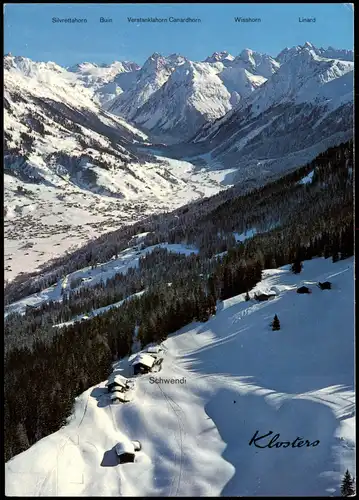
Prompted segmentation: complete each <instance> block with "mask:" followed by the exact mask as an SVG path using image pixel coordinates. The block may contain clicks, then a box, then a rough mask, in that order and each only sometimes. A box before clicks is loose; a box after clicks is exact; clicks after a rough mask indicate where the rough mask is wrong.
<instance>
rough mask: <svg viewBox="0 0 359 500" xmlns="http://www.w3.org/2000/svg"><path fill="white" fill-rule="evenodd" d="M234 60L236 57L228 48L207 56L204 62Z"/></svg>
mask: <svg viewBox="0 0 359 500" xmlns="http://www.w3.org/2000/svg"><path fill="white" fill-rule="evenodd" d="M233 60H234V57H233V56H232V55H231V54H230V53H229V52H227V51H226V50H223V51H222V52H213V54H212V55H211V56H209V57H207V59H205V60H204V62H209V63H215V62H223V61H233Z"/></svg>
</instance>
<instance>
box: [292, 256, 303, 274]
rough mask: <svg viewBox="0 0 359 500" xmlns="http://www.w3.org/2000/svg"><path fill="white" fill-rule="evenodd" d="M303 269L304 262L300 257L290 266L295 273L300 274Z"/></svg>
mask: <svg viewBox="0 0 359 500" xmlns="http://www.w3.org/2000/svg"><path fill="white" fill-rule="evenodd" d="M302 269H303V263H302V262H301V261H300V260H299V259H296V260H295V261H294V262H293V264H292V266H291V268H290V270H291V271H292V273H294V274H299V273H300V272H301V271H302Z"/></svg>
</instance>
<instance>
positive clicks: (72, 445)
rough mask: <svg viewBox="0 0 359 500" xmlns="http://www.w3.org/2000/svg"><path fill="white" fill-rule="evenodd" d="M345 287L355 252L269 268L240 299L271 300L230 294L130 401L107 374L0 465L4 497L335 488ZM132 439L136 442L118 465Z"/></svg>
mask: <svg viewBox="0 0 359 500" xmlns="http://www.w3.org/2000/svg"><path fill="white" fill-rule="evenodd" d="M327 279H328V280H330V281H331V282H332V285H333V287H332V290H325V291H321V290H320V289H319V288H318V287H316V286H315V283H317V282H318V281H325V280H327ZM301 284H306V285H307V286H309V287H310V288H311V289H312V294H310V295H299V294H297V293H296V288H297V287H298V286H299V285H301ZM353 284H354V281H353V259H347V260H344V261H339V262H336V263H335V264H332V263H331V261H330V260H329V259H327V260H325V259H321V258H320V259H313V260H311V261H307V262H304V269H303V271H302V273H301V274H299V275H294V274H292V273H291V272H290V271H289V270H288V266H284V268H281V269H270V270H267V271H265V272H264V277H263V280H262V282H260V283H259V284H258V285H257V286H256V287H255V289H254V290H252V291H251V292H250V295H251V296H252V295H253V293H254V292H255V291H269V290H271V291H273V292H275V294H276V297H275V298H274V299H272V300H270V301H267V302H256V301H254V300H253V299H252V300H250V301H249V302H246V301H245V298H244V294H243V295H239V296H237V297H233V298H231V299H228V300H226V301H224V302H223V303H221V304H219V307H218V311H217V314H216V316H215V317H213V318H211V319H210V320H209V321H207V322H206V323H193V324H191V325H188V326H187V327H185V328H183V329H182V330H180V331H179V332H178V333H177V334H174V335H172V336H171V337H170V338H168V339H167V340H166V341H165V342H163V344H162V346H163V348H164V361H163V363H162V370H161V371H160V372H159V373H155V374H148V375H144V376H139V377H136V378H135V381H136V386H135V389H134V395H133V399H132V401H131V402H130V403H126V404H120V405H110V404H109V403H110V401H109V398H108V395H107V394H106V388H105V383H106V381H103V382H100V381H99V384H98V385H97V386H95V387H91V388H90V389H88V390H87V391H86V392H84V393H83V394H82V395H81V396H80V397H78V398H77V399H76V404H75V408H74V413H73V415H72V418H71V419H70V420H69V423H68V425H66V426H65V427H63V428H62V429H60V430H59V431H58V432H56V433H54V434H52V435H50V436H48V437H46V438H44V439H42V440H41V441H39V442H38V443H36V444H35V445H33V446H32V447H31V448H30V449H28V450H27V451H25V452H23V453H21V454H19V455H17V456H16V457H14V458H13V459H12V460H10V461H9V462H7V463H6V465H5V491H6V495H8V496H14V495H15V496H62V495H65V496H66V495H74V496H94V495H97V496H196V497H199V496H301V495H302V496H330V495H333V496H340V482H341V479H342V476H343V473H344V472H345V470H346V469H347V468H348V469H349V471H350V472H351V473H353V472H354V468H355V413H354V409H355V397H354V302H353V297H354V287H353ZM274 314H277V315H278V317H279V320H280V324H281V329H280V330H279V331H272V330H271V328H270V327H269V323H270V321H271V320H272V319H273V316H274ZM133 356H135V353H134V355H133ZM114 372H116V373H121V374H122V375H125V376H128V375H129V372H128V362H127V360H122V361H120V362H119V363H115V365H114ZM159 378H160V379H161V380H159ZM129 439H131V440H135V439H136V440H140V441H141V444H142V450H141V451H140V452H138V453H136V461H135V462H134V463H128V464H121V465H120V464H118V463H117V461H116V456H115V450H114V448H115V445H116V444H117V442H119V441H127V440H129ZM271 439H272V441H271ZM281 442H282V443H284V444H282V445H280V443H281ZM307 442H308V443H309V444H311V446H307V444H308V443H307ZM291 443H293V444H291Z"/></svg>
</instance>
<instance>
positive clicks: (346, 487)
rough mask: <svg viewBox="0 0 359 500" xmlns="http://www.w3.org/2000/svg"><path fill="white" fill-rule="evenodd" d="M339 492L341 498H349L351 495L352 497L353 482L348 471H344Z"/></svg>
mask: <svg viewBox="0 0 359 500" xmlns="http://www.w3.org/2000/svg"><path fill="white" fill-rule="evenodd" d="M340 491H341V494H342V497H350V496H351V495H354V480H353V478H352V476H351V474H350V472H349V471H348V469H347V470H346V471H345V474H344V477H343V480H342V486H341V489H340Z"/></svg>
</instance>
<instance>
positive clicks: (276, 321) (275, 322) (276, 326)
mask: <svg viewBox="0 0 359 500" xmlns="http://www.w3.org/2000/svg"><path fill="white" fill-rule="evenodd" d="M272 330H273V331H274V330H280V322H279V319H278V316H277V315H276V314H275V316H274V319H273V322H272Z"/></svg>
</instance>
